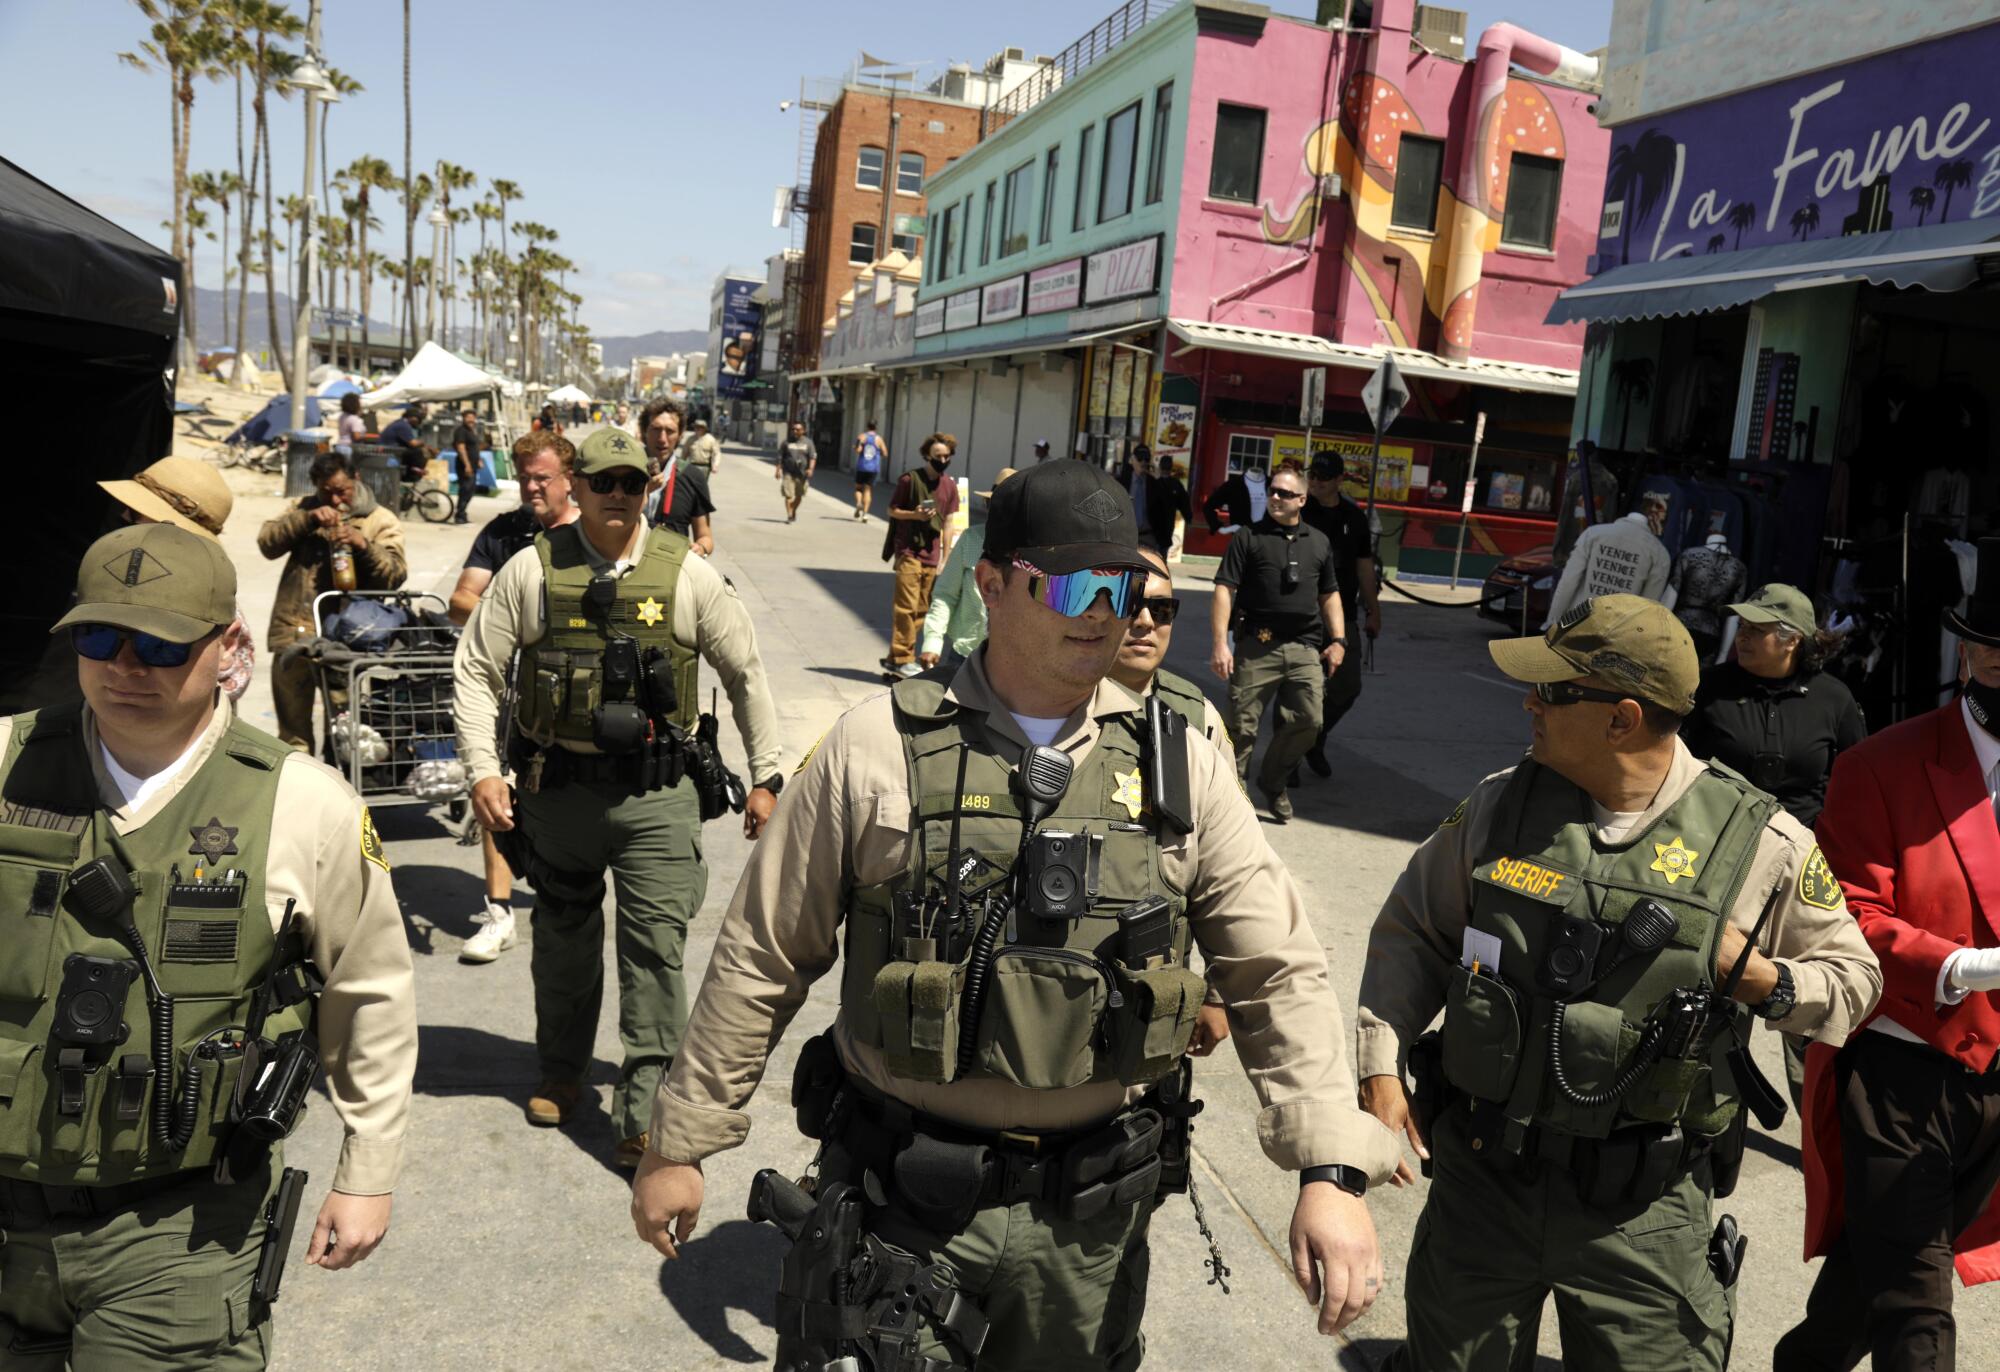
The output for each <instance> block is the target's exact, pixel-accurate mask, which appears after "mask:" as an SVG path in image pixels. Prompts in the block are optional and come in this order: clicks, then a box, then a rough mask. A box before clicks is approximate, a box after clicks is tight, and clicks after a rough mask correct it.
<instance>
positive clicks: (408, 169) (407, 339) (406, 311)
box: [396, 0, 417, 356]
mask: <svg viewBox="0 0 2000 1372" xmlns="http://www.w3.org/2000/svg"><path fill="white" fill-rule="evenodd" d="M411 113H412V111H411V107H410V0H403V185H404V186H405V187H408V186H410V185H411V184H413V183H414V182H415V181H416V172H417V164H416V160H415V158H414V157H413V156H412V154H411V151H410V149H411V141H410V138H411V129H412V124H411ZM416 256H417V202H416V200H415V198H414V197H412V196H408V195H405V196H404V197H403V272H404V274H405V275H408V274H409V271H410V267H411V264H412V263H413V262H415V261H416ZM411 294H413V292H407V291H406V292H405V293H404V295H403V318H402V319H401V320H399V321H398V331H397V335H396V337H397V339H398V340H399V341H400V343H401V345H402V348H403V353H404V355H405V356H408V355H409V354H410V353H411V352H413V351H414V350H415V344H416V339H417V317H416V313H415V311H414V310H412V309H411V308H410V295H411Z"/></svg>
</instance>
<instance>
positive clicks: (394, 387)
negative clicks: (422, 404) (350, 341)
mask: <svg viewBox="0 0 2000 1372" xmlns="http://www.w3.org/2000/svg"><path fill="white" fill-rule="evenodd" d="M499 388H500V383H499V382H498V381H497V380H495V379H494V378H493V377H492V376H490V375H488V374H487V373H486V372H485V371H484V370H483V369H481V368H479V367H475V366H473V365H472V364H471V363H470V362H464V361H461V360H460V359H458V358H457V357H454V356H453V355H452V354H451V352H450V351H449V350H447V349H445V348H443V347H440V346H439V345H438V344H436V343H426V344H424V346H423V347H421V348H419V349H417V355H416V356H415V357H413V358H411V359H410V365H409V366H407V367H405V368H403V370H402V371H400V372H398V373H397V374H396V375H395V376H394V377H392V378H390V379H389V381H388V382H387V383H385V384H384V385H383V387H382V388H381V389H380V390H375V391H370V392H368V393H367V394H366V395H364V396H362V397H361V403H362V405H363V406H364V407H365V408H367V409H371V410H372V409H374V408H375V407H376V406H378V405H407V404H409V403H410V402H411V401H413V400H469V399H471V398H473V397H474V396H483V395H491V394H492V393H493V392H494V391H496V390H498V389H499Z"/></svg>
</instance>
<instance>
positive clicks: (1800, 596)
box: [1728, 581, 1819, 638]
mask: <svg viewBox="0 0 2000 1372" xmlns="http://www.w3.org/2000/svg"><path fill="white" fill-rule="evenodd" d="M1728 608H1729V613H1731V614H1733V615H1737V616H1740V617H1741V618H1742V619H1743V620H1744V621H1746V622H1747V623H1750V624H1782V625H1784V626H1785V627H1786V628H1788V629H1796V630H1798V631H1799V632H1800V633H1801V634H1804V635H1805V636H1806V637H1807V638H1811V637H1812V636H1813V634H1814V633H1815V632H1817V631H1818V629H1819V620H1818V618H1817V617H1816V616H1815V615H1814V614H1813V606H1812V601H1811V600H1810V599H1809V598H1808V597H1807V595H1806V593H1805V592H1804V591H1801V590H1800V589H1799V588H1798V587H1796V586H1787V585H1786V584H1785V583H1784V582H1782V581H1773V582H1772V583H1771V584H1770V585H1768V586H1766V587H1764V588H1763V589H1761V590H1760V591H1758V592H1757V594H1756V595H1754V596H1751V597H1750V599H1748V600H1745V601H1743V602H1741V603H1740V604H1736V605H1731V606H1729V607H1728Z"/></svg>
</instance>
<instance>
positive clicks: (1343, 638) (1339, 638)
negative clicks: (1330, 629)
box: [1327, 634, 1347, 648]
mask: <svg viewBox="0 0 2000 1372" xmlns="http://www.w3.org/2000/svg"><path fill="white" fill-rule="evenodd" d="M1327 641H1328V642H1329V643H1338V644H1339V645H1340V646H1341V647H1343V648H1345V647H1346V646H1347V636H1346V635H1345V634H1342V635H1339V636H1337V637H1335V638H1331V639H1328V640H1327Z"/></svg>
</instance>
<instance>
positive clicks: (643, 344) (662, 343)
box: [597, 329, 708, 370]
mask: <svg viewBox="0 0 2000 1372" xmlns="http://www.w3.org/2000/svg"><path fill="white" fill-rule="evenodd" d="M597 341H598V342H599V343H601V344H602V345H603V346H604V365H605V367H606V369H607V370H608V369H611V368H615V367H629V366H631V365H632V359H633V358H635V357H665V356H666V355H667V354H668V353H690V352H700V351H702V350H703V349H704V348H706V347H707V346H708V330H706V329H672V330H659V329H656V330H654V331H653V332H652V333H642V334H637V335H621V336H618V337H614V338H600V339H598V340H597Z"/></svg>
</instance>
